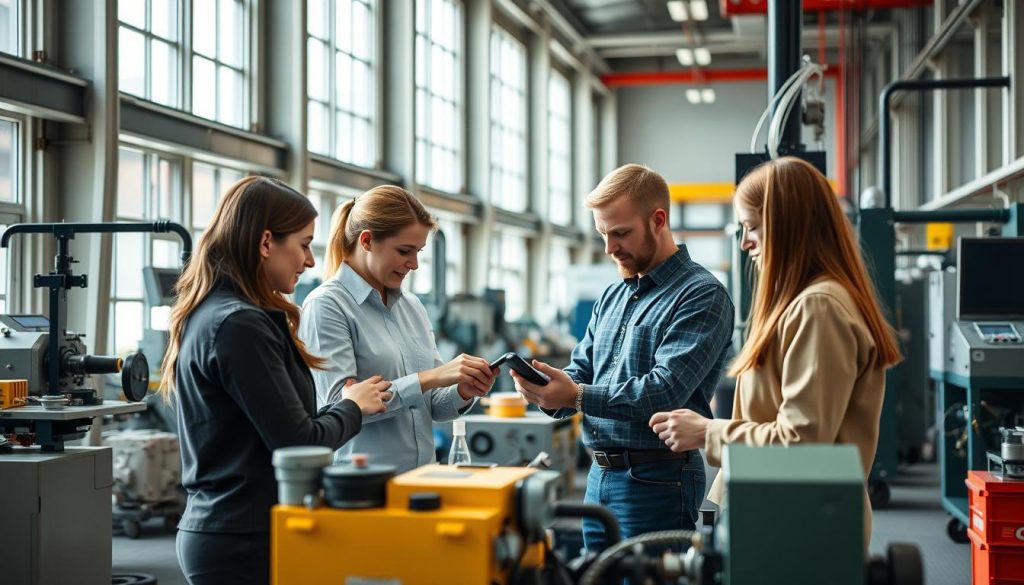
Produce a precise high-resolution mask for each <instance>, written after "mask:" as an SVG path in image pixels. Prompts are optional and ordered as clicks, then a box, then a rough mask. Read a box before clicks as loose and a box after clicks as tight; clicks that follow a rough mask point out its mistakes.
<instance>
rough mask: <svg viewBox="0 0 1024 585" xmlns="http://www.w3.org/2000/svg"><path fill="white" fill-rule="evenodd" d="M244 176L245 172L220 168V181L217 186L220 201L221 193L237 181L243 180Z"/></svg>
mask: <svg viewBox="0 0 1024 585" xmlns="http://www.w3.org/2000/svg"><path fill="white" fill-rule="evenodd" d="M244 176H245V174H244V173H241V172H239V171H234V170H231V169H220V181H219V184H218V186H217V200H218V201H220V196H221V194H223V193H224V192H225V191H227V190H228V189H230V188H231V186H232V185H234V184H235V183H237V182H239V181H241V180H242V177H244Z"/></svg>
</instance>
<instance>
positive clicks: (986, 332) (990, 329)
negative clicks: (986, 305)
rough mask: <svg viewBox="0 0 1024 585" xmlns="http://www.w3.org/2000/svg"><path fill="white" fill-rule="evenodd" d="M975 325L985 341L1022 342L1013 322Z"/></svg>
mask: <svg viewBox="0 0 1024 585" xmlns="http://www.w3.org/2000/svg"><path fill="white" fill-rule="evenodd" d="M974 327H975V329H977V330H978V335H980V336H981V338H982V340H984V341H985V343H994V344H1010V343H1016V344H1019V343H1022V340H1021V336H1020V333H1019V332H1018V331H1017V329H1016V328H1015V327H1014V326H1013V323H1005V322H1004V323H975V324H974Z"/></svg>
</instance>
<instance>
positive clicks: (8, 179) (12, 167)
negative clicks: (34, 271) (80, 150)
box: [0, 118, 24, 313]
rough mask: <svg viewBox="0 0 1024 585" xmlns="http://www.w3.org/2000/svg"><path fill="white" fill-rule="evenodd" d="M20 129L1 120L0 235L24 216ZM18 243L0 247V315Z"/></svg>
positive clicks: (6, 302)
mask: <svg viewBox="0 0 1024 585" xmlns="http://www.w3.org/2000/svg"><path fill="white" fill-rule="evenodd" d="M21 128H22V126H21V124H20V123H19V122H17V121H16V120H10V119H4V118H0V233H3V231H4V230H5V229H7V226H8V225H11V224H14V223H20V222H21V221H22V219H23V217H24V208H23V207H22V206H21V205H20V203H21V201H23V200H24V197H23V196H22V193H21V191H22V188H23V187H22V182H21V178H22V174H23V173H22V167H21V164H22V157H21V155H20V153H21V148H22V145H23V144H24V143H23V139H22V137H21V132H20V130H21ZM21 243H22V242H21V241H17V240H12V241H11V243H10V244H9V245H8V247H7V248H0V313H6V312H7V311H8V310H10V309H11V308H12V307H11V304H12V303H11V300H12V299H11V285H12V279H13V274H14V273H17V272H18V267H17V266H12V259H16V258H18V256H17V255H12V252H11V250H12V249H16V248H17V247H18V246H19V244H21Z"/></svg>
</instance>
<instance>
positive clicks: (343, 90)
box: [334, 52, 353, 112]
mask: <svg viewBox="0 0 1024 585" xmlns="http://www.w3.org/2000/svg"><path fill="white" fill-rule="evenodd" d="M334 58H335V59H336V65H335V68H336V69H337V72H336V79H337V87H336V89H335V91H336V92H337V95H336V96H335V99H336V101H337V104H338V108H339V109H342V110H345V111H346V112H351V111H352V85H353V82H352V58H351V57H349V56H348V55H346V54H345V53H341V52H335V54H334Z"/></svg>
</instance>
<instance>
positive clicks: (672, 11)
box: [668, 0, 689, 22]
mask: <svg viewBox="0 0 1024 585" xmlns="http://www.w3.org/2000/svg"><path fill="white" fill-rule="evenodd" d="M668 15H669V16H671V17H672V20H674V21H676V22H683V21H685V20H687V19H688V18H689V15H688V14H687V10H686V2H683V0H670V1H669V3H668Z"/></svg>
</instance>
